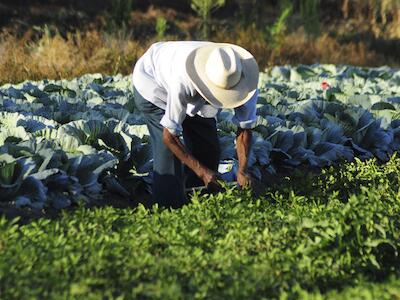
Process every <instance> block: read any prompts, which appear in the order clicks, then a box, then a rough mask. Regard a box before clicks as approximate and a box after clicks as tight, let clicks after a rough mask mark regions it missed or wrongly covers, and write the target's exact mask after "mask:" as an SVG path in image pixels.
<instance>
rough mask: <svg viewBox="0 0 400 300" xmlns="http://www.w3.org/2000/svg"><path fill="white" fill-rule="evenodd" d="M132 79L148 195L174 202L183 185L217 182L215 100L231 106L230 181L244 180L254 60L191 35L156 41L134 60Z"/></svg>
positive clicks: (254, 93) (252, 119)
mask: <svg viewBox="0 0 400 300" xmlns="http://www.w3.org/2000/svg"><path fill="white" fill-rule="evenodd" d="M132 82H133V85H134V97H135V100H134V101H135V105H136V107H137V109H138V110H139V111H140V112H141V113H142V114H143V116H144V119H145V122H146V124H147V127H148V129H149V132H150V139H151V144H152V150H153V157H154V162H153V163H154V167H153V170H154V173H153V197H154V200H155V202H157V203H159V204H160V205H163V206H167V207H174V208H176V207H180V206H182V205H183V204H185V203H187V198H186V194H185V186H186V187H194V186H200V185H203V184H204V185H205V186H206V187H210V186H212V185H218V183H217V170H218V163H219V154H220V148H219V141H218V136H217V128H216V115H217V113H218V112H219V110H220V109H221V108H235V115H234V118H233V122H234V124H236V125H237V126H238V132H237V139H236V143H237V154H238V158H239V168H238V172H237V181H238V183H239V185H241V186H247V185H249V184H250V176H249V174H248V172H247V159H248V154H249V150H250V143H251V131H250V128H252V126H253V125H254V123H255V121H256V102H257V94H258V92H257V83H258V66H257V62H256V61H255V59H254V57H253V56H252V55H251V54H250V53H249V52H248V51H247V50H245V49H243V48H241V47H239V46H236V45H231V44H220V43H211V42H198V41H173V42H159V43H155V44H153V45H152V46H151V47H150V48H149V49H148V50H147V51H146V53H145V54H144V55H143V56H142V57H141V58H140V59H139V60H138V62H137V63H136V65H135V68H134V71H133V74H132ZM180 135H182V137H183V140H184V145H183V144H182V143H181V140H180V139H179V136H180ZM181 163H183V164H184V166H185V168H184V169H185V172H184V170H183V168H182V164H181Z"/></svg>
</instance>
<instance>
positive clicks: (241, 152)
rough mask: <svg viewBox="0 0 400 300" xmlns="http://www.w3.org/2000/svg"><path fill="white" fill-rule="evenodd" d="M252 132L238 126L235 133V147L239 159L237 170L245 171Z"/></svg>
mask: <svg viewBox="0 0 400 300" xmlns="http://www.w3.org/2000/svg"><path fill="white" fill-rule="evenodd" d="M251 137H252V133H251V130H250V129H241V128H239V129H238V131H237V134H236V149H237V156H238V159H239V170H238V171H239V172H247V162H248V160H249V154H250V146H251Z"/></svg>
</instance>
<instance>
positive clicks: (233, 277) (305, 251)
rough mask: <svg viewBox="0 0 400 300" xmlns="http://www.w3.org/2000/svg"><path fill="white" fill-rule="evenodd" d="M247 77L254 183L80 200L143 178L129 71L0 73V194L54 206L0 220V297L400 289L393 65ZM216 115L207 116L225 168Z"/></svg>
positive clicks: (143, 145) (363, 294)
mask: <svg viewBox="0 0 400 300" xmlns="http://www.w3.org/2000/svg"><path fill="white" fill-rule="evenodd" d="M259 88H260V97H259V101H258V116H259V117H258V120H257V124H256V127H255V129H254V139H253V145H252V156H251V159H250V166H251V167H250V170H251V173H252V175H253V177H254V178H255V179H256V180H257V182H258V185H262V186H263V189H262V190H261V191H259V193H258V195H253V194H252V193H251V192H250V191H249V190H240V189H237V188H234V187H228V186H226V191H225V192H224V193H219V194H216V195H203V196H200V195H198V194H195V195H194V196H193V198H192V203H191V204H190V205H187V206H185V207H183V208H181V209H178V210H171V211H170V210H166V209H162V208H159V207H157V206H153V207H152V208H150V209H148V208H145V207H144V206H143V205H140V204H139V205H138V206H137V207H135V208H132V207H129V208H116V207H113V206H105V207H98V208H88V207H85V206H86V205H89V206H90V204H91V203H95V202H96V200H98V199H104V197H108V196H109V195H114V196H115V199H114V202H115V201H116V202H118V199H125V200H126V199H129V200H131V201H132V203H134V204H137V203H139V202H141V199H139V197H140V196H139V195H143V194H144V193H149V192H150V191H151V188H150V186H151V185H150V184H151V168H152V160H151V147H150V145H149V143H148V132H147V129H146V127H145V126H144V125H143V121H142V119H141V116H140V115H138V114H137V113H136V111H135V107H134V106H133V104H132V103H133V102H132V97H133V94H132V90H131V85H130V78H129V77H128V76H126V77H123V76H120V75H118V76H113V77H112V76H103V75H101V74H89V75H84V76H82V77H80V78H76V79H73V80H59V81H53V80H44V81H39V82H23V83H20V84H6V85H3V86H1V87H0V187H1V194H0V209H1V210H4V209H9V208H17V209H19V210H20V211H21V212H22V211H32V210H39V211H44V212H46V211H47V210H57V211H61V213H60V215H59V216H57V217H55V218H53V219H47V218H42V219H39V220H34V221H31V222H28V223H27V224H24V225H22V224H21V223H19V222H18V220H14V221H12V220H10V219H9V218H5V217H2V218H1V219H0V249H1V252H2V255H1V256H0V298H4V299H30V298H53V299H58V298H62V299H64V298H73V299H98V298H103V297H105V298H108V299H131V298H156V299H187V298H199V299H221V298H223V299H225V298H232V299H243V298H251V299H262V298H264V299H268V298H282V299H285V298H313V299H319V298H332V299H338V298H357V297H358V298H362V299H375V298H377V297H378V298H386V299H399V298H400V277H399V276H400V267H399V266H400V258H399V250H400V218H399V217H400V196H399V195H400V194H399V187H400V185H399V174H400V164H399V162H400V158H398V155H397V151H398V150H399V148H400V110H399V109H400V107H399V105H400V71H399V70H397V69H392V68H389V67H380V68H358V67H353V66H347V65H340V66H339V65H338V66H335V65H319V64H316V65H311V66H307V65H300V66H296V67H294V66H279V67H273V68H270V69H267V70H266V71H265V72H264V73H261V74H260V84H259ZM230 118H232V112H231V111H229V110H226V111H222V112H221V113H220V114H219V116H218V129H219V136H220V144H221V147H222V155H221V170H222V169H224V171H225V173H224V174H223V176H224V178H225V179H226V180H227V181H234V180H235V176H234V171H235V167H236V160H235V148H234V139H235V131H236V128H235V127H234V126H233V125H232V123H231V122H230ZM272 178H275V180H271V179H272ZM70 207H72V208H74V209H73V210H69V211H67V210H65V209H66V208H70ZM24 223H25V222H24Z"/></svg>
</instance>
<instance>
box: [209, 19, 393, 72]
mask: <svg viewBox="0 0 400 300" xmlns="http://www.w3.org/2000/svg"><path fill="white" fill-rule="evenodd" d="M215 40H219V41H223V42H228V43H235V44H238V45H241V46H243V47H245V48H246V49H248V50H249V51H250V52H251V53H252V54H253V55H254V56H255V57H256V59H257V60H258V62H259V65H260V67H261V69H262V68H264V67H266V66H271V65H282V64H313V63H332V64H352V65H361V66H378V65H382V64H392V65H393V64H395V65H398V63H399V62H396V61H393V59H391V58H387V57H385V56H383V55H381V54H378V53H376V52H374V51H371V50H369V49H368V46H367V44H366V43H365V42H349V43H343V44H341V43H339V42H338V40H337V39H335V38H333V37H331V36H330V35H329V34H328V33H323V34H322V35H321V36H319V37H318V38H316V39H310V38H309V37H308V36H307V34H306V33H305V32H304V30H303V28H300V29H299V30H297V31H295V32H293V33H290V34H288V35H286V36H285V38H283V39H282V41H281V45H280V47H276V48H271V47H270V45H269V44H268V43H267V42H266V41H265V39H264V38H263V32H262V31H260V30H258V29H257V28H255V27H254V26H250V27H248V28H246V29H242V28H239V27H237V28H235V29H234V30H233V31H228V32H227V31H221V32H220V33H219V34H217V35H216V37H215Z"/></svg>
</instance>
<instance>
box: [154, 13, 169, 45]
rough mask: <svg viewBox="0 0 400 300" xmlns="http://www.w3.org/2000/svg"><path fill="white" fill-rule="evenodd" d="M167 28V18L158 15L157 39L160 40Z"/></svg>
mask: <svg viewBox="0 0 400 300" xmlns="http://www.w3.org/2000/svg"><path fill="white" fill-rule="evenodd" d="M167 29H168V23H167V20H166V19H165V18H164V17H158V18H157V20H156V32H157V39H158V40H162V39H163V38H164V37H165V32H166V31H167Z"/></svg>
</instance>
